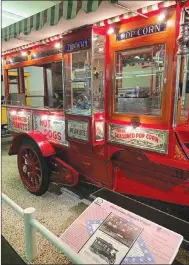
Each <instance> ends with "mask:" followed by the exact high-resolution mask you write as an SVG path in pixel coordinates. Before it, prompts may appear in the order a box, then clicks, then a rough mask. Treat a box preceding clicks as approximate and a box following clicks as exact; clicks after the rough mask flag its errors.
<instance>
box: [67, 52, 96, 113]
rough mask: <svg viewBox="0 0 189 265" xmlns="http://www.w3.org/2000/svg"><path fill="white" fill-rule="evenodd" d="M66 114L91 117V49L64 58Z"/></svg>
mask: <svg viewBox="0 0 189 265" xmlns="http://www.w3.org/2000/svg"><path fill="white" fill-rule="evenodd" d="M64 75H65V76H64V77H65V78H64V81H65V84H64V88H65V112H66V113H68V114H75V115H84V116H90V115H91V100H92V84H91V49H88V50H81V51H78V52H73V53H70V54H66V55H65V58H64Z"/></svg>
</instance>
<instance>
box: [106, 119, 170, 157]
mask: <svg viewBox="0 0 189 265" xmlns="http://www.w3.org/2000/svg"><path fill="white" fill-rule="evenodd" d="M108 139H109V142H114V143H118V144H123V145H128V146H133V147H137V148H141V149H147V150H151V151H155V152H158V153H167V143H168V131H162V130H154V129H146V128H145V129H144V128H138V127H137V128H133V127H132V126H124V125H117V124H109V135H108Z"/></svg>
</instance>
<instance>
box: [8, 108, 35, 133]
mask: <svg viewBox="0 0 189 265" xmlns="http://www.w3.org/2000/svg"><path fill="white" fill-rule="evenodd" d="M7 125H8V130H9V131H14V132H27V131H30V130H32V113H31V111H29V110H26V109H16V108H15V109H12V108H8V109H7Z"/></svg>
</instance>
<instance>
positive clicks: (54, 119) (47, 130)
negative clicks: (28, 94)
mask: <svg viewBox="0 0 189 265" xmlns="http://www.w3.org/2000/svg"><path fill="white" fill-rule="evenodd" d="M33 119H34V120H33V122H34V130H36V131H39V132H41V133H42V134H43V135H44V136H46V137H47V139H48V140H50V141H52V142H56V143H60V144H64V145H65V144H67V141H66V140H65V118H64V116H56V115H49V114H39V113H34V116H33Z"/></svg>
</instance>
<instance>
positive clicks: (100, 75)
mask: <svg viewBox="0 0 189 265" xmlns="http://www.w3.org/2000/svg"><path fill="white" fill-rule="evenodd" d="M92 40H93V56H92V65H93V73H92V74H93V112H94V113H96V112H102V111H104V83H105V82H104V79H105V74H104V73H105V45H104V44H105V36H103V35H99V34H93V38H92Z"/></svg>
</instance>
